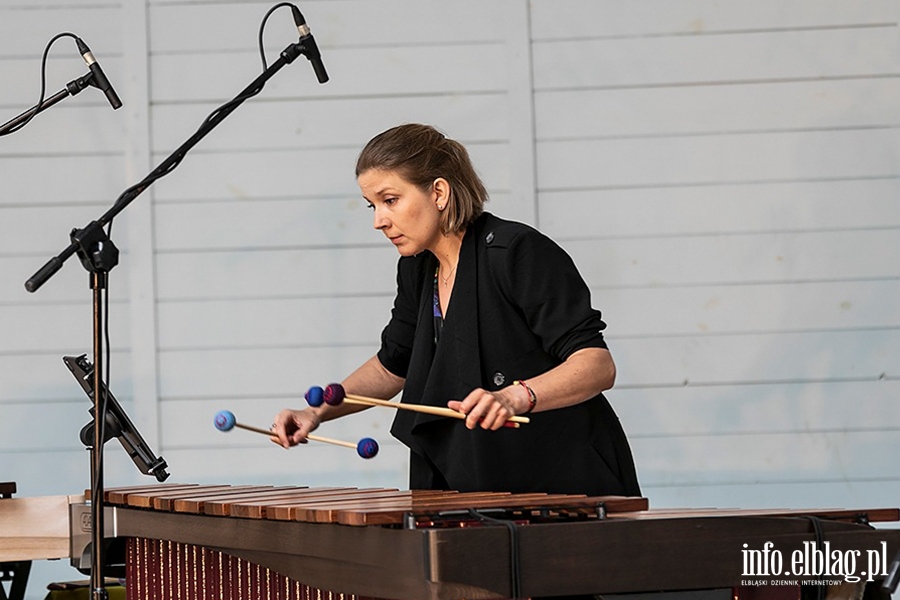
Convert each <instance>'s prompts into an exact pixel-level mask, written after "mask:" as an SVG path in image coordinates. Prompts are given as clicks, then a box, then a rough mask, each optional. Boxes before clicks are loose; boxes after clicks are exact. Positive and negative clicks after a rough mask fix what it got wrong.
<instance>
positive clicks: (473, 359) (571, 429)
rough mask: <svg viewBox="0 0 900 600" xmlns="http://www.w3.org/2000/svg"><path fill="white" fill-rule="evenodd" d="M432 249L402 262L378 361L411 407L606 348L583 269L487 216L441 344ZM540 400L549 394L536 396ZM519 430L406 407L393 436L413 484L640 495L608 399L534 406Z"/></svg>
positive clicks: (516, 226)
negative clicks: (407, 457) (486, 427)
mask: <svg viewBox="0 0 900 600" xmlns="http://www.w3.org/2000/svg"><path fill="white" fill-rule="evenodd" d="M437 264H438V263H437V259H436V258H435V257H434V256H433V255H432V254H431V253H430V252H422V253H421V254H419V255H417V256H413V257H402V258H401V259H400V261H399V263H398V268H397V288H398V289H397V297H396V298H395V300H394V308H393V310H392V312H391V320H390V322H389V323H388V325H387V327H385V329H384V331H383V332H382V345H381V349H380V350H379V352H378V358H379V360H380V361H381V363H382V365H384V367H385V368H386V369H388V370H389V371H390V372H392V373H394V374H395V375H397V376H399V377H404V378H405V379H406V383H405V386H404V389H403V399H402V401H403V402H406V403H416V404H427V405H433V406H442V407H446V405H447V401H448V400H462V399H463V398H465V396H466V395H468V393H469V392H471V391H472V390H473V389H475V388H477V387H481V388H483V389H486V390H498V389H500V388H503V387H506V386H507V385H510V384H511V383H512V382H513V381H514V380H516V379H529V378H531V377H535V376H537V375H540V374H541V373H544V372H546V371H548V370H549V369H551V368H553V367H555V366H557V365H559V364H560V363H561V362H563V361H564V360H565V359H566V358H567V357H568V356H569V355H571V354H572V353H573V352H575V351H577V350H580V349H582V348H590V347H594V348H605V347H606V343H605V341H604V340H603V335H602V333H601V331H602V330H603V329H604V328H605V327H606V325H605V324H604V323H603V321H602V320H601V318H600V312H599V311H596V310H594V309H593V308H591V305H590V292H589V290H588V287H587V285H586V284H585V282H584V280H583V279H582V278H581V275H580V274H579V273H578V270H577V269H576V267H575V264H574V263H573V262H572V260H571V258H570V257H569V256H568V254H566V253H565V251H563V250H562V249H561V248H560V247H559V246H558V245H557V244H555V243H554V242H553V241H552V240H550V239H549V238H548V237H546V236H545V235H543V234H542V233H540V232H538V231H537V230H535V229H533V228H531V227H528V226H527V225H523V224H520V223H514V222H511V221H505V220H502V219H499V218H497V217H495V216H493V215H491V214H489V213H485V214H483V215H482V216H481V217H479V218H478V219H477V220H476V221H475V222H474V223H473V224H472V225H471V226H470V227H469V228H468V230H467V231H466V235H465V238H464V239H463V244H462V248H461V250H460V256H459V263H458V265H457V270H456V281H455V283H454V288H453V294H452V296H451V298H450V304H449V306H448V308H447V314H446V315H444V322H443V328H442V331H441V334H440V341H439V342H438V343H437V345H435V338H434V302H433V298H434V295H433V292H434V288H433V276H434V272H435V269H436V268H437ZM538 401H539V402H540V399H538ZM529 417H530V418H531V423H529V424H525V425H522V427H521V428H519V429H511V428H510V429H507V428H504V429H501V430H498V431H483V430H481V429H475V430H472V431H470V430H468V429H466V428H465V425H464V422H463V421H462V420H459V419H451V418H446V417H439V416H433V415H427V414H423V413H416V412H412V411H397V415H396V417H395V419H394V425H393V427H392V428H391V433H393V435H394V436H395V437H397V438H398V439H399V440H401V441H402V442H403V443H405V444H406V445H407V446H409V448H410V450H411V465H410V488H412V489H417V488H419V489H421V488H426V489H454V490H460V491H508V492H516V493H521V492H527V491H540V492H548V493H573V494H574V493H584V494H591V495H599V494H625V495H639V494H640V489H639V486H638V482H637V476H636V474H635V470H634V463H633V460H632V456H631V450H630V449H629V447H628V442H627V440H626V438H625V434H624V432H623V431H622V428H621V426H620V425H619V420H618V418H617V417H616V415H615V413H614V412H613V410H612V408H611V407H610V405H609V403H608V402H607V401H606V399H605V398H604V397H603V395H602V394H600V395H598V396H596V397H595V398H592V399H590V400H588V401H586V402H583V403H580V404H577V405H575V406H571V407H567V408H563V409H559V410H553V411H546V412H541V413H534V414H531V415H529Z"/></svg>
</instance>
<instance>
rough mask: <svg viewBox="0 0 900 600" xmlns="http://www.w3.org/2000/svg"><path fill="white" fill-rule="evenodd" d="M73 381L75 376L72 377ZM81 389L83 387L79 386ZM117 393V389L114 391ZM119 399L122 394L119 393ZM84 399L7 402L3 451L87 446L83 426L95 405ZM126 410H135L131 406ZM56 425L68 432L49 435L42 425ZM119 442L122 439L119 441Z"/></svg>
mask: <svg viewBox="0 0 900 600" xmlns="http://www.w3.org/2000/svg"><path fill="white" fill-rule="evenodd" d="M72 382H73V383H74V382H75V379H74V378H72ZM79 389H80V388H79ZM113 395H115V391H113ZM116 398H117V399H118V396H116ZM79 400H82V401H80V402H55V403H49V402H31V403H18V404H6V405H4V406H3V407H2V411H3V418H2V419H0V451H4V450H14V451H16V452H54V451H55V452H63V451H72V450H83V449H84V445H83V444H82V443H81V441H80V439H79V432H80V431H81V428H82V427H83V426H84V425H86V424H87V423H89V422H91V421H92V420H93V417H92V416H91V415H90V413H88V410H89V409H90V408H91V407H92V406H93V404H92V402H91V401H90V400H89V399H88V397H87V395H85V394H82V398H81V399H79ZM125 411H126V413H127V412H131V411H130V407H125ZM23 424H27V425H25V426H23ZM47 428H52V430H53V431H65V432H66V433H65V434H61V435H54V436H52V437H48V436H46V435H40V432H39V430H40V429H47ZM116 443H118V442H116Z"/></svg>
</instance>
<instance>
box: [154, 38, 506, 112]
mask: <svg viewBox="0 0 900 600" xmlns="http://www.w3.org/2000/svg"><path fill="white" fill-rule="evenodd" d="M505 60H506V58H505V55H504V48H503V46H502V45H501V44H496V43H484V44H472V45H464V46H455V45H452V46H451V45H445V46H421V47H418V48H397V47H391V46H388V47H377V48H368V49H366V50H365V51H360V50H354V49H343V48H341V49H335V50H331V51H329V52H327V53H323V55H322V61H323V62H324V64H325V68H326V70H327V71H328V75H329V77H330V79H329V81H328V83H326V84H324V85H320V84H319V83H317V81H316V78H315V75H314V74H313V70H312V67H311V66H310V65H309V63H308V62H307V61H306V60H303V59H302V58H301V59H298V60H297V61H295V62H294V63H293V64H292V65H290V66H288V67H287V68H286V69H283V70H282V72H280V73H278V75H277V76H275V77H273V78H272V79H270V80H269V82H268V83H267V84H266V87H265V89H264V90H263V91H262V93H261V94H260V99H266V98H268V99H271V98H289V97H295V96H297V95H302V96H312V97H316V96H321V97H326V96H327V97H332V96H351V95H358V96H359V95H365V96H371V95H388V96H401V95H412V94H465V93H473V92H496V91H498V90H504V89H505V84H506V71H505ZM260 69H261V64H260V60H259V55H258V54H257V53H255V52H250V51H247V52H242V53H237V54H228V55H223V54H184V55H161V56H156V57H154V60H153V61H152V62H151V64H150V78H151V80H152V81H153V82H154V83H153V87H152V89H151V101H152V102H154V103H156V102H184V101H201V102H208V101H211V100H217V99H221V100H222V101H224V100H227V99H231V98H233V97H234V96H236V95H237V94H238V92H240V91H241V90H243V89H244V88H245V87H246V86H247V85H249V84H250V82H251V81H253V80H254V79H255V78H256V77H257V76H258V75H259V73H260ZM200 74H202V77H200V76H199V75H200Z"/></svg>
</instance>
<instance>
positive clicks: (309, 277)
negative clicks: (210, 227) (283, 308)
mask: <svg viewBox="0 0 900 600" xmlns="http://www.w3.org/2000/svg"><path fill="white" fill-rule="evenodd" d="M398 258H399V257H398V255H397V252H396V250H394V249H393V248H387V247H385V248H383V249H377V248H374V247H363V248H343V249H340V250H339V249H336V248H323V249H307V250H268V251H254V252H249V251H243V252H242V251H240V250H234V251H222V252H200V253H190V252H179V253H172V254H160V255H158V256H157V258H156V277H157V297H158V299H159V301H160V302H169V301H173V300H202V299H221V298H266V297H269V298H271V297H291V296H293V297H329V296H341V295H368V296H379V295H388V294H390V295H393V294H394V292H395V291H396V287H397V286H396V273H397V259H398ZM272 273H277V274H278V276H277V277H273V276H272Z"/></svg>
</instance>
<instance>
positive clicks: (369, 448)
mask: <svg viewBox="0 0 900 600" xmlns="http://www.w3.org/2000/svg"><path fill="white" fill-rule="evenodd" d="M356 453H357V454H359V455H360V456H362V457H363V458H372V457H373V456H375V455H376V454H378V442H376V441H375V440H373V439H372V438H363V439H361V440H359V443H358V444H356Z"/></svg>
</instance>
